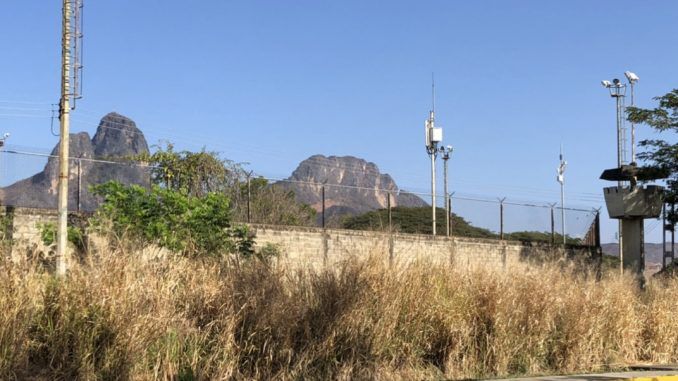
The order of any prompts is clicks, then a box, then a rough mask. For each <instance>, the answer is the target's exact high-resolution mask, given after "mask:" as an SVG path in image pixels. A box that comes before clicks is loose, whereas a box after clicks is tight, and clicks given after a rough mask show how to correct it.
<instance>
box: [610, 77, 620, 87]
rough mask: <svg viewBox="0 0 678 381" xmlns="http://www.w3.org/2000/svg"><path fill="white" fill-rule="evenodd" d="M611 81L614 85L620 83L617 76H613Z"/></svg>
mask: <svg viewBox="0 0 678 381" xmlns="http://www.w3.org/2000/svg"><path fill="white" fill-rule="evenodd" d="M612 83H614V85H615V86H619V85H620V84H621V81H620V80H619V78H615V79H613V80H612Z"/></svg>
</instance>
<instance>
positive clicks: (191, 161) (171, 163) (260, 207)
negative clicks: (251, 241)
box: [135, 143, 315, 225]
mask: <svg viewBox="0 0 678 381" xmlns="http://www.w3.org/2000/svg"><path fill="white" fill-rule="evenodd" d="M155 148H156V149H157V150H156V151H155V152H154V153H153V154H143V155H140V156H138V157H136V158H135V159H136V160H138V161H144V162H147V163H149V164H151V165H152V166H153V169H152V172H151V180H152V183H153V184H154V185H157V186H160V187H161V188H164V189H169V190H173V191H178V192H182V193H184V194H186V195H187V196H189V197H205V196H206V195H209V194H210V193H220V194H223V195H227V196H228V197H229V198H230V204H231V209H232V212H233V219H234V220H235V221H240V222H245V221H247V197H250V214H251V216H252V222H256V223H263V224H275V225H310V224H312V222H313V221H314V220H315V211H314V210H313V209H312V208H311V207H309V206H308V205H305V204H302V203H299V202H297V201H296V199H295V194H294V192H293V191H290V190H285V189H282V188H281V187H276V186H275V184H269V183H268V181H267V180H266V179H264V178H261V177H258V178H253V179H251V181H250V190H249V193H248V189H247V178H248V177H249V176H250V175H251V173H249V174H248V173H247V172H246V171H245V169H243V167H242V166H241V165H240V164H237V163H234V162H232V161H230V160H226V159H222V158H221V157H219V154H218V153H216V152H208V151H205V150H204V149H203V150H201V151H199V152H191V151H175V150H174V145H173V144H171V143H166V144H165V145H164V146H156V147H155Z"/></svg>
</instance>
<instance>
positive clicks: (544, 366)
mask: <svg viewBox="0 0 678 381" xmlns="http://www.w3.org/2000/svg"><path fill="white" fill-rule="evenodd" d="M594 279H595V277H592V276H586V274H580V273H578V272H577V271H576V270H575V269H569V270H568V269H566V270H563V269H562V267H559V268H552V267H549V266H540V267H536V266H535V267H526V268H525V269H521V270H518V269H516V270H512V271H510V272H493V271H489V270H487V271H485V270H465V269H460V268H454V267H451V266H444V265H431V264H428V263H423V262H422V263H415V264H408V265H403V266H393V267H389V266H388V265H385V264H384V262H383V261H379V260H370V259H365V260H357V259H351V260H347V261H345V262H344V263H342V264H341V265H340V266H338V267H337V268H333V269H327V270H323V271H312V270H299V269H296V270H294V269H289V268H285V267H282V266H280V265H276V264H275V261H270V260H261V259H260V258H258V257H256V256H255V257H252V258H250V259H248V260H238V261H235V260H231V259H229V258H227V257H208V258H201V259H195V258H194V259H189V258H184V257H170V258H166V259H161V260H160V259H155V260H149V259H145V260H144V259H142V258H141V256H139V255H137V254H135V253H130V254H124V253H121V252H109V253H102V254H99V256H98V257H96V258H90V259H89V262H88V261H85V262H84V263H82V264H79V265H76V266H75V267H74V268H73V269H72V270H71V272H70V273H69V275H68V277H67V278H63V279H58V278H55V277H54V276H52V275H51V274H49V273H47V272H45V271H44V270H42V269H41V268H40V267H38V266H32V265H30V264H12V263H7V262H5V263H0V309H1V310H2V311H3V313H2V314H0V379H24V378H33V379H101V380H112V379H140V380H153V379H167V380H170V379H171V380H208V379H354V378H358V379H411V378H416V379H422V378H434V379H435V378H439V379H440V378H477V377H496V376H508V375H527V374H543V373H570V372H583V371H591V370H602V369H607V368H615V367H619V366H623V365H624V364H628V363H634V362H640V361H648V362H675V361H678V349H677V348H678V323H676V320H675V319H674V318H673V316H672V315H673V312H674V310H675V300H676V298H677V297H678V281H676V280H670V279H669V280H659V281H652V282H650V283H649V285H648V289H647V291H646V292H644V293H639V292H637V291H636V289H635V286H634V281H633V279H631V278H625V277H619V276H617V275H612V274H609V275H607V276H605V277H603V279H602V280H601V281H600V282H596V281H595V280H594Z"/></svg>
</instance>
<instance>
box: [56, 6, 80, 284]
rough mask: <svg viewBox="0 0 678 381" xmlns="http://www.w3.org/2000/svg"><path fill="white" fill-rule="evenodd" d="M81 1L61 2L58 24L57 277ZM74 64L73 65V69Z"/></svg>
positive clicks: (63, 241) (64, 243) (62, 254)
mask: <svg viewBox="0 0 678 381" xmlns="http://www.w3.org/2000/svg"><path fill="white" fill-rule="evenodd" d="M81 10H82V0H63V8H62V20H61V23H62V24H61V25H62V26H61V29H62V30H61V98H60V100H59V124H60V125H59V132H60V141H59V185H58V205H57V208H58V214H59V219H58V224H57V254H56V261H57V274H58V275H66V270H67V267H68V266H67V263H66V261H67V258H66V255H67V253H66V252H67V249H68V230H67V229H68V177H69V169H68V160H69V129H70V113H71V110H72V105H71V100H73V105H74V104H75V99H78V98H79V97H80V91H79V89H78V86H77V85H75V86H71V85H72V82H73V83H75V84H81V82H80V80H79V78H78V75H79V73H80V72H81V69H82V65H80V62H81V57H80V55H81V54H82V49H80V46H79V45H80V43H79V41H80V39H81V38H82V33H81V32H82V31H81V27H82V24H81V22H82V18H81V17H80V14H81ZM74 61H75V65H74Z"/></svg>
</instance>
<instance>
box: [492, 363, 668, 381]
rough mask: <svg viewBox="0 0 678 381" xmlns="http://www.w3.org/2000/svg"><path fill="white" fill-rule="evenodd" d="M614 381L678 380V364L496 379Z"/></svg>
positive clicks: (520, 380) (514, 380)
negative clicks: (588, 372) (602, 371)
mask: <svg viewBox="0 0 678 381" xmlns="http://www.w3.org/2000/svg"><path fill="white" fill-rule="evenodd" d="M582 380H592V381H612V380H634V381H678V365H652V366H637V367H631V370H630V371H625V372H609V373H592V374H576V375H566V376H541V377H521V378H506V379H503V380H498V379H495V380H494V381H582Z"/></svg>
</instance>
